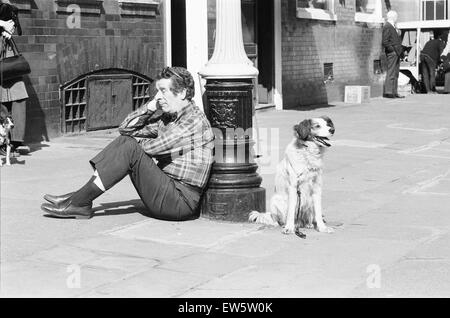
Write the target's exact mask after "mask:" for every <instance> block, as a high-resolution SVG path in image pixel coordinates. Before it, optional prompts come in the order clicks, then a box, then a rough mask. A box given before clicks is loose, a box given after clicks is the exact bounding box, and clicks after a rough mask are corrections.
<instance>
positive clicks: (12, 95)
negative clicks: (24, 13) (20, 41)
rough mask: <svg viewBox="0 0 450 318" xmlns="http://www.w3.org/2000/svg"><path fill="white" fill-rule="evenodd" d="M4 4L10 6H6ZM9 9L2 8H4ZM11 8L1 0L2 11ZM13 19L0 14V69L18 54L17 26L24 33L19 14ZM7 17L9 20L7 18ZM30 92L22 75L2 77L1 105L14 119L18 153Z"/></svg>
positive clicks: (13, 144)
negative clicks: (16, 42) (4, 60)
mask: <svg viewBox="0 0 450 318" xmlns="http://www.w3.org/2000/svg"><path fill="white" fill-rule="evenodd" d="M4 6H7V7H8V6H9V7H8V8H7V7H4ZM2 7H3V8H7V9H8V10H2V9H3V8H2ZM10 8H14V9H15V7H14V6H12V5H11V4H10V3H9V1H8V0H0V12H6V13H8V12H9V11H11V9H10ZM14 18H15V19H14V20H13V19H12V18H10V17H4V16H1V15H0V32H1V36H0V71H1V67H2V61H1V60H3V59H4V58H7V57H11V56H14V55H16V52H14V49H13V47H12V44H11V40H12V35H13V34H14V32H15V30H16V28H17V29H18V31H19V35H20V34H21V33H22V32H21V29H20V24H19V23H18V19H17V16H15V17H14ZM6 19H7V20H6ZM27 99H28V93H27V90H26V88H25V83H24V81H23V78H22V77H21V76H19V77H14V78H8V79H4V78H0V102H1V107H2V108H3V107H6V109H7V110H8V112H9V113H10V114H11V117H12V118H13V121H14V125H15V126H14V129H13V130H12V131H11V145H12V146H13V149H12V151H13V153H14V155H15V156H17V155H18V152H17V151H16V149H17V147H19V146H21V145H23V143H24V140H25V125H26V100H27Z"/></svg>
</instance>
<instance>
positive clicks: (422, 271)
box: [350, 260, 450, 298]
mask: <svg viewBox="0 0 450 318" xmlns="http://www.w3.org/2000/svg"><path fill="white" fill-rule="evenodd" d="M449 286H450V261H447V260H403V261H400V262H398V263H397V264H394V265H393V266H391V267H389V268H387V269H382V270H381V272H380V278H379V286H377V285H376V284H375V285H374V286H373V288H367V285H360V286H358V287H357V288H355V289H354V290H353V291H352V293H351V294H350V296H355V295H357V296H358V297H414V298H415V297H425V298H428V297H436V298H442V297H445V298H448V297H450V287H449Z"/></svg>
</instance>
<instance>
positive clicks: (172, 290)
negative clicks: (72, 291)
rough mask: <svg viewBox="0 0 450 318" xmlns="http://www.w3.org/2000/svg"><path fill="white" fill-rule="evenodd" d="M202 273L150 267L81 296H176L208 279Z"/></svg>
mask: <svg viewBox="0 0 450 318" xmlns="http://www.w3.org/2000/svg"><path fill="white" fill-rule="evenodd" d="M208 279H209V278H208V277H206V276H204V275H196V274H192V273H184V272H177V271H172V270H165V269H152V270H149V271H145V272H142V273H139V274H136V275H133V276H131V277H128V278H127V279H126V280H121V281H118V282H114V283H111V284H108V285H107V286H102V287H98V288H96V289H95V290H93V291H91V292H89V293H86V294H83V295H82V296H83V297H127V298H135V297H157V298H161V297H162V298H165V297H178V296H180V295H183V294H184V293H185V292H186V291H188V290H190V289H192V288H196V286H199V285H201V284H202V283H204V282H206V281H208Z"/></svg>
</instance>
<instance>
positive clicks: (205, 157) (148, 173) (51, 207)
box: [41, 67, 214, 221]
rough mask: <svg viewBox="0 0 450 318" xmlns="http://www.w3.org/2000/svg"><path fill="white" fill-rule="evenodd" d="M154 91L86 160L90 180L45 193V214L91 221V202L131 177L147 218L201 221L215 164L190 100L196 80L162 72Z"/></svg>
mask: <svg viewBox="0 0 450 318" xmlns="http://www.w3.org/2000/svg"><path fill="white" fill-rule="evenodd" d="M156 88H157V94H156V96H155V97H154V99H153V100H151V101H150V102H148V103H146V104H144V105H143V106H142V107H141V108H139V109H137V110H136V111H134V112H133V113H131V114H130V115H128V116H127V118H126V119H125V120H124V121H123V123H122V124H121V125H120V127H119V132H120V134H121V136H119V137H117V138H116V139H115V140H113V141H112V142H111V143H110V144H109V145H108V146H106V147H105V148H104V149H103V150H102V151H101V152H100V153H99V154H97V155H96V156H95V157H94V158H93V159H91V160H90V164H91V165H92V168H93V169H94V174H93V176H92V177H91V179H90V180H89V181H88V182H87V183H86V184H85V185H84V186H83V187H81V188H80V189H79V190H78V191H75V192H72V193H68V194H65V195H61V196H54V195H49V194H46V195H45V196H44V199H45V200H47V201H48V202H47V203H43V204H42V206H41V209H42V210H43V211H44V212H46V213H48V214H50V215H52V216H56V217H61V218H73V217H75V218H91V217H92V216H93V210H92V202H93V200H94V199H96V198H97V197H98V196H100V195H101V194H102V193H104V192H105V191H106V190H108V189H110V188H111V187H113V186H114V185H115V184H116V183H118V182H119V181H120V180H122V179H123V178H124V177H125V176H126V175H129V176H130V178H131V180H132V182H133V185H134V187H135V188H136V190H137V192H138V194H139V196H140V198H141V199H142V201H143V202H144V204H145V206H146V207H147V211H146V212H145V214H146V215H147V216H149V217H154V218H158V219H164V220H173V221H183V220H189V219H195V218H198V217H199V211H198V206H199V203H200V197H201V195H202V193H203V191H204V188H205V185H206V183H207V181H208V177H209V172H210V170H211V166H212V163H213V148H214V134H213V132H212V129H211V126H210V124H209V121H208V120H207V118H206V116H205V114H204V113H203V112H202V111H201V110H200V109H199V108H198V107H197V106H196V105H195V103H194V101H193V100H192V98H193V97H194V93H195V88H194V80H193V78H192V75H191V74H190V73H189V72H188V71H187V70H186V69H184V68H182V67H166V68H164V69H163V70H162V71H161V73H160V74H159V75H158V77H157V81H156ZM154 159H155V160H156V161H157V164H156V163H155V161H154Z"/></svg>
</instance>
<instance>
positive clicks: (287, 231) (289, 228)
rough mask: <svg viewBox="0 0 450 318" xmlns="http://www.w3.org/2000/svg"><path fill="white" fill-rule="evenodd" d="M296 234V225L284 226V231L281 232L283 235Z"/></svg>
mask: <svg viewBox="0 0 450 318" xmlns="http://www.w3.org/2000/svg"><path fill="white" fill-rule="evenodd" d="M294 232H295V226H294V225H292V226H291V225H285V226H283V229H282V230H281V233H283V234H293V233H294Z"/></svg>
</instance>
